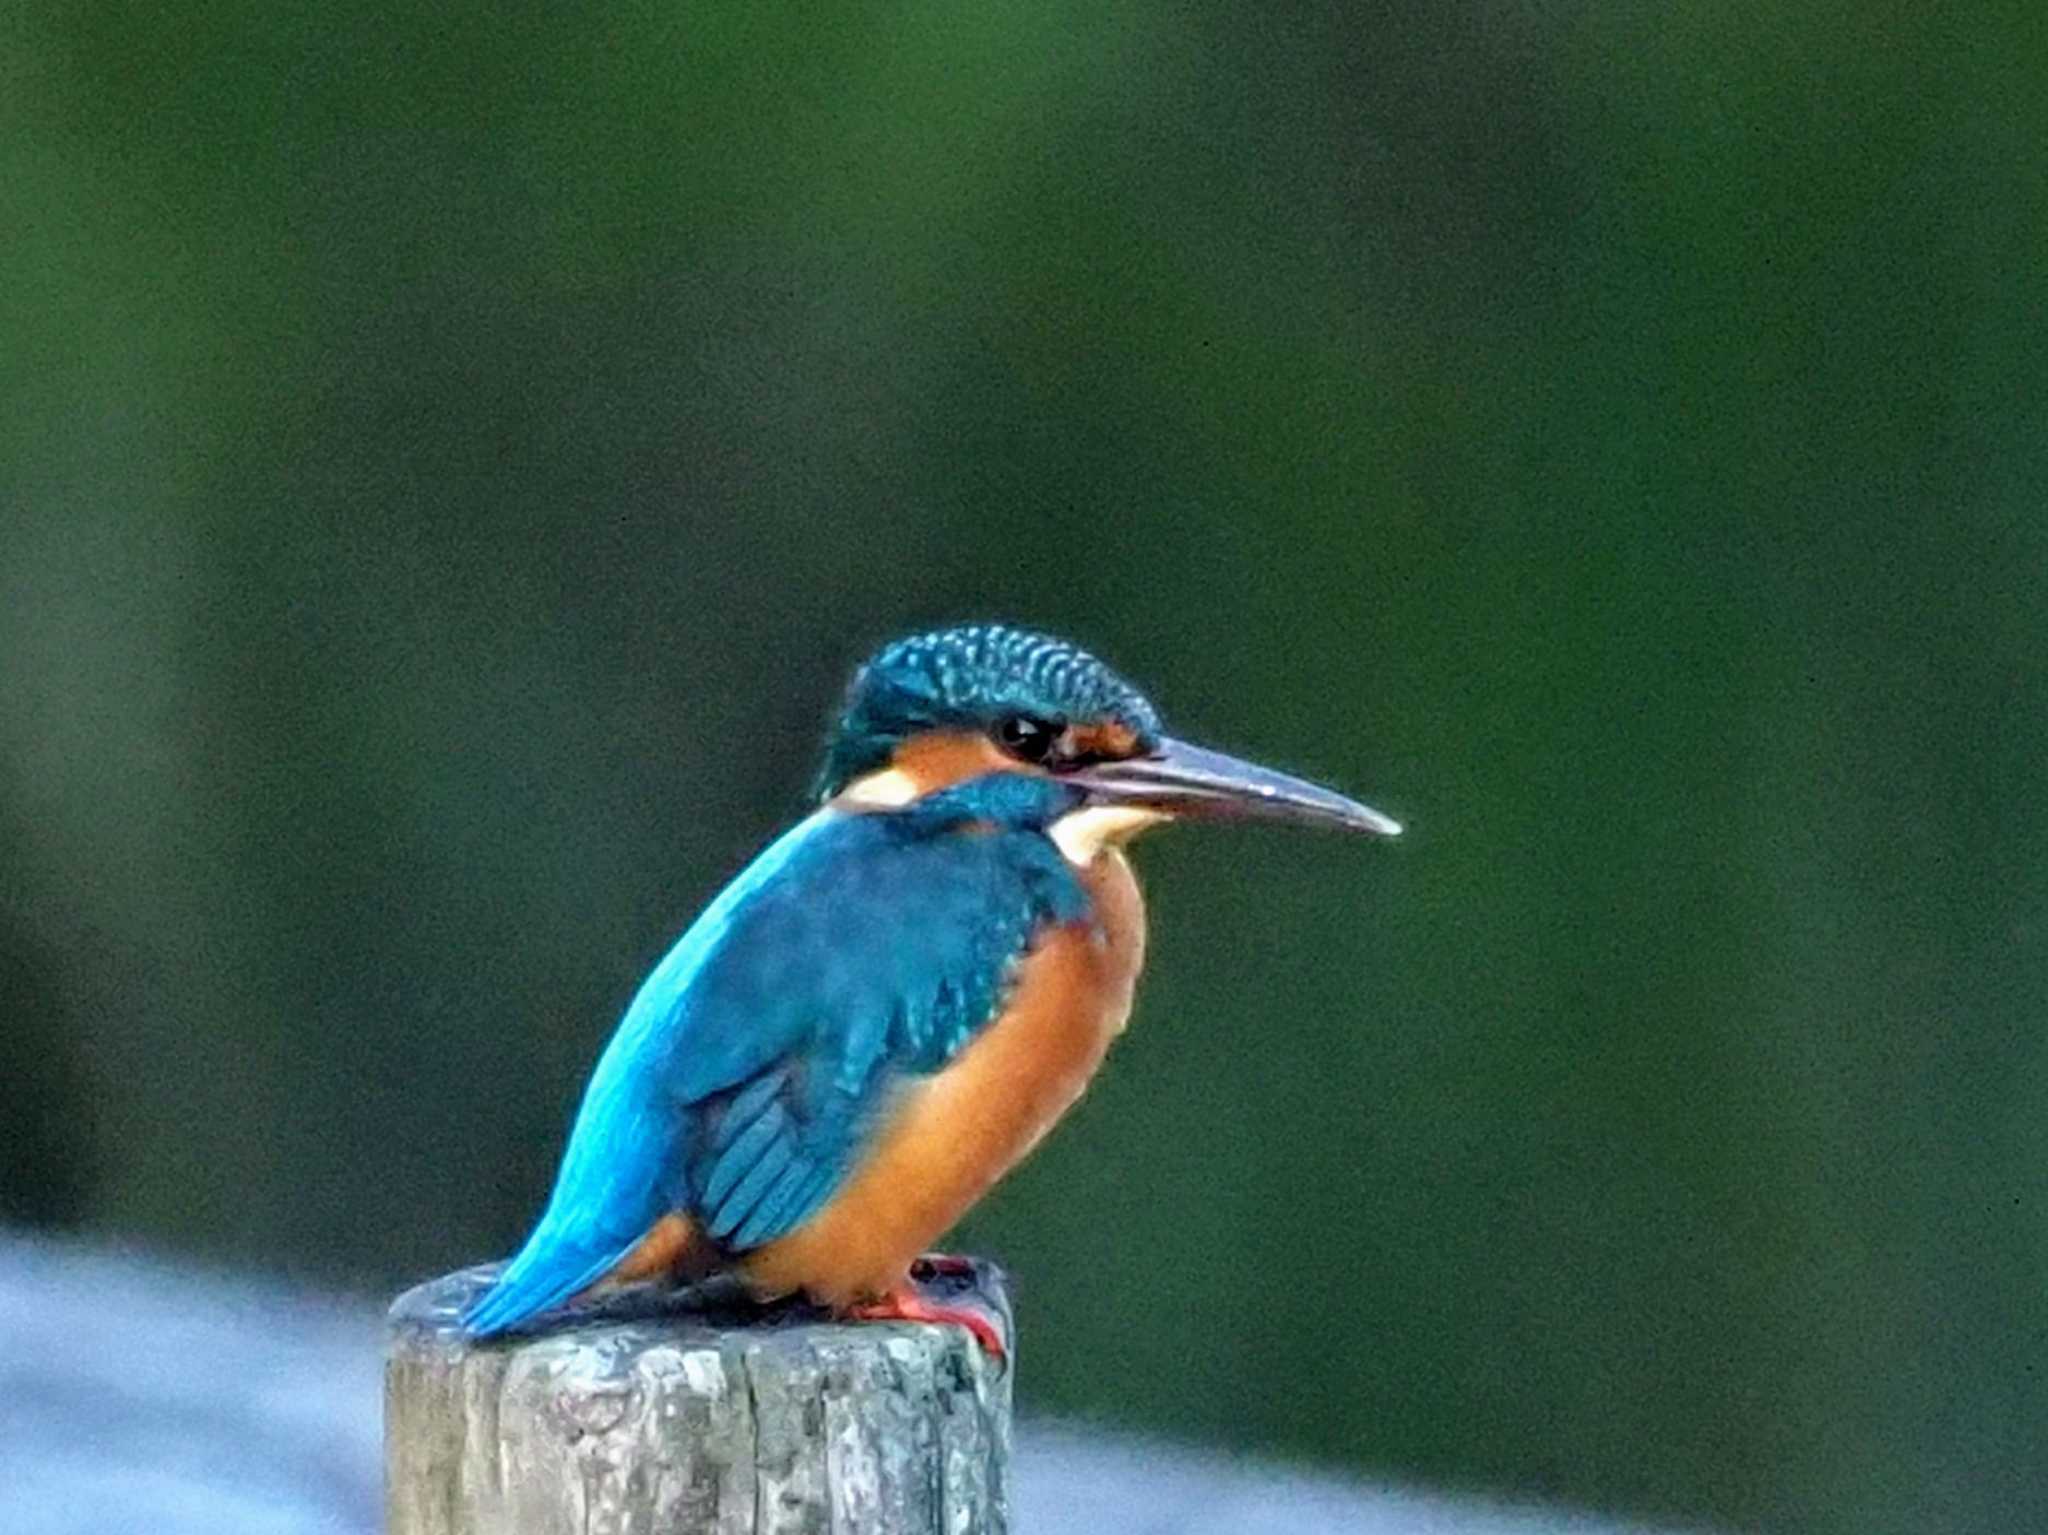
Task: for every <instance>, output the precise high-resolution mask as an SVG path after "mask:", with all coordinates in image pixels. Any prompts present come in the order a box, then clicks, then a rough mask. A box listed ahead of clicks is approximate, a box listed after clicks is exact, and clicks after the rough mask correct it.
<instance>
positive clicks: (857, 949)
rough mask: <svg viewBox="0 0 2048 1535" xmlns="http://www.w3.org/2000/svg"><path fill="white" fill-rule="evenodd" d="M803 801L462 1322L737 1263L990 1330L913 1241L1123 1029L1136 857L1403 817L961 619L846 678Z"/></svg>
mask: <svg viewBox="0 0 2048 1535" xmlns="http://www.w3.org/2000/svg"><path fill="white" fill-rule="evenodd" d="M815 797H816V801H817V804H816V808H815V809H814V810H813V811H812V812H811V813H810V814H809V815H808V816H806V817H805V818H804V819H803V820H801V821H799V822H798V823H797V824H796V825H795V826H793V827H791V828H790V829H789V830H787V831H785V832H784V833H782V835H781V836H779V837H778V838H776V839H775V840H774V841H773V842H771V843H770V844H769V845H768V847H767V848H766V849H765V850H764V851H762V852H761V853H760V854H759V855H758V856H757V857H756V858H755V859H754V861H753V862H752V863H751V864H749V865H748V866H747V867H746V868H745V869H744V870H743V871H742V872H741V873H740V874H739V875H738V876H737V877H736V878H735V879H734V880H733V881H732V882H731V883H730V884H729V885H727V886H726V887H725V888H724V889H723V890H722V891H720V892H719V894H718V895H717V896H716V897H715V898H714V899H713V900H712V902H711V904H710V905H709V906H707V907H706V908H705V909H704V911H703V913H702V914H701V915H700V916H699V917H698V918H697V919H696V921H695V922H693V923H692V924H691V925H690V927H689V928H688V930H687V931H685V932H684V934H683V935H682V937H681V938H680V939H678V940H677V942H676V944H675V946H674V947H673V948H672V949H670V950H669V951H668V953H667V955H666V957H664V958H663V959H662V960H661V962H660V963H659V964H657V965H656V966H655V967H654V969H653V971H652V972H651V973H650V974H649V975H648V976H647V978H646V980H645V981H644V982H643V983H642V984H641V986H640V988H639V990H638V992H637V993H636V994H635V996H634V997H633V1000H632V1002H631V1004H630V1005H629V1006H628V1007H627V1009H626V1012H625V1016H624V1017H623V1018H622V1019H621V1020H620V1022H619V1025H618V1028H617V1030H616V1032H615V1033H614V1034H613V1036H612V1038H611V1042H610V1043H609V1044H608V1045H607V1046H606V1048H605V1050H604V1052H603V1054H602V1056H601V1057H600V1059H599V1060H598V1063H597V1067H596V1070H595V1071H594V1072H593V1073H592V1075H591V1078H590V1082H589V1084H588V1086H587V1088H586V1090H585V1092H584V1096H583V1101H582V1106H581V1108H580V1109H579V1110H578V1112H577V1115H576V1120H575V1125H574V1128H573V1130H572V1131H571V1133H570V1136H569V1143H568V1148H567V1150H566V1151H565V1153H564V1154H563V1157H562V1163H561V1168H560V1171H559V1173H558V1174H557V1177H556V1180H555V1184H554V1190H553V1193H552V1194H551V1196H550V1197H549V1200H548V1203H547V1206H546V1209H545V1210H544V1212H543V1213H542V1215H541V1218H540V1221H539V1223H538V1224H537V1225H536V1226H535V1227H534V1229H533V1232H532V1234H531V1235H530V1236H529V1237H528V1238H527V1240H526V1243H525V1245H524V1246H523V1247H521V1249H520V1250H519V1252H518V1254H517V1255H516V1256H514V1257H513V1259H512V1260H511V1262H510V1264H509V1265H507V1266H506V1268H505V1269H504V1271H503V1273H502V1274H501V1275H500V1276H499V1278H498V1279H497V1281H496V1282H495V1284H494V1285H492V1287H491V1288H490V1289H489V1290H487V1291H485V1292H484V1293H483V1294H482V1295H481V1296H480V1297H479V1298H478V1300H477V1301H476V1302H475V1303H474V1304H473V1305H472V1306H471V1307H470V1308H469V1309H468V1311H467V1312H466V1313H465V1314H464V1317H463V1322H464V1325H465V1327H466V1328H467V1330H468V1331H469V1333H470V1334H472V1335H473V1336H477V1337H489V1336H492V1335H496V1334H500V1333H503V1332H505V1331H507V1330H509V1329H512V1328H515V1327H519V1326H521V1325H523V1324H525V1323H527V1322H528V1321H529V1320H530V1319H533V1318H535V1317H537V1316H539V1315H540V1314H541V1313H543V1312H547V1311H550V1310H551V1309H553V1308H555V1307H558V1306H561V1305H562V1304H563V1303H565V1302H568V1301H571V1300H573V1299H577V1298H579V1297H582V1296H584V1295H586V1294H587V1293H593V1292H597V1291H600V1290H602V1289H604V1288H608V1287H610V1286H614V1285H618V1284H623V1283H629V1282H633V1281H638V1280H648V1279H655V1278H667V1279H673V1280H696V1279H702V1278H705V1277H707V1276H710V1275H713V1274H719V1273H724V1274H730V1275H733V1276H736V1277H737V1278H738V1279H739V1281H740V1282H741V1283H742V1285H743V1286H744V1287H745V1289H746V1290H747V1291H748V1292H750V1293H751V1294H752V1296H753V1297H754V1298H756V1299H757V1300H760V1301H763V1302H768V1301H773V1300H776V1299H779V1298H782V1297H787V1296H792V1295H798V1294H801V1295H803V1296H805V1297H807V1298H808V1299H809V1300H810V1301H811V1302H813V1303H815V1304H817V1305H820V1306H822V1307H825V1308H827V1309H828V1310H829V1311H831V1312H832V1313H834V1314H836V1315H838V1316H841V1317H845V1318H849V1319H877V1320H879V1319H897V1320H909V1321H923V1322H937V1323H955V1324H958V1325H961V1326H964V1327H966V1328H967V1329H968V1330H969V1331H970V1332H971V1333H972V1334H973V1335H974V1337H975V1338H976V1339H977V1340H978V1341H979V1342H980V1344H981V1345H982V1347H983V1348H985V1349H987V1350H988V1351H989V1352H990V1353H992V1354H994V1355H996V1356H997V1357H999V1358H1000V1357H1001V1356H1002V1355H1003V1353H1004V1349H1005V1345H1004V1341H1003V1338H1002V1336H1001V1334H1000V1332H999V1331H998V1330H997V1328H996V1326H995V1324H994V1323H993V1321H992V1320H991V1319H990V1318H988V1317H987V1316H985V1315H983V1314H982V1313H981V1312H980V1311H978V1310H976V1309H975V1308H973V1307H971V1306H965V1305H951V1304H947V1303H946V1301H945V1299H944V1298H934V1297H933V1295H932V1294H931V1293H929V1286H928V1284H927V1283H926V1281H929V1279H930V1278H931V1276H932V1274H933V1273H934V1272H935V1271H936V1272H939V1273H945V1272H958V1271H959V1270H960V1269H961V1268H962V1267H964V1265H963V1264H962V1263H961V1262H960V1260H957V1259H946V1258H943V1257H934V1256H930V1255H929V1251H928V1250H929V1249H930V1248H932V1247H933V1245H934V1244H936V1243H937V1242H938V1240H939V1239H940V1238H941V1237H942V1236H943V1235H944V1234H945V1233H946V1232H947V1231H948V1230H949V1229H950V1228H951V1227H952V1226H953V1224H954V1223H955V1222H956V1221H958V1220H959V1219H960V1217H961V1216H962V1215H964V1214H965V1213H966V1212H967V1210H968V1209H969V1207H970V1206H972V1205H973V1204H974V1203H975V1202H976V1201H977V1200H979V1199H980V1198H981V1197H982V1196H983V1195H984V1194H985V1193H987V1192H988V1190H989V1189H990V1188H991V1187H992V1186H993V1185H994V1184H995V1183H996V1181H997V1180H998V1179H1000V1178H1001V1177H1002V1176H1003V1175H1004V1174H1005V1173H1007V1172H1008V1171H1009V1170H1010V1169H1011V1168H1013V1167H1015V1166H1016V1165H1017V1163H1018V1162H1020V1161H1021V1160H1022V1159H1023V1158H1024V1157H1025V1156H1026V1155H1027V1154H1028V1153H1029V1152H1030V1151H1031V1150H1032V1148H1033V1147H1035V1146H1036V1145H1037V1144H1038V1142H1039V1141H1040V1139H1041V1138H1043V1137H1044V1135H1045V1133H1046V1132H1047V1131H1048V1130H1049V1129H1051V1128H1052V1125H1053V1124H1054V1122H1055V1121H1057V1120H1058V1119H1059V1118H1060V1117H1061V1115H1063V1114H1064V1113H1066V1111H1067V1110H1068V1109H1069V1108H1071V1107H1072V1106H1073V1104H1074V1102H1075V1100H1076V1099H1078V1098H1079V1097H1080V1096H1081V1093H1082V1091H1083V1089H1084V1088H1086V1086H1087V1085H1088V1082H1089V1079H1090V1078H1091V1077H1092V1076H1093V1075H1094V1074H1095V1071H1096V1069H1097V1067H1099V1066H1100V1065H1101V1064H1102V1060H1103V1057H1104V1054H1105V1052H1106V1051H1107V1050H1108V1049H1109V1046H1110V1044H1111V1042H1112V1041H1113V1040H1114V1039H1115V1038H1116V1036H1117V1035H1118V1034H1119V1033H1121V1032H1122V1031H1123V1028H1124V1024H1125V1022H1126V1020H1127V1019H1128V1018H1129V1016H1130V1010H1131V999H1132V993H1133V990H1134V988H1135V986H1136V984H1137V979H1138V972H1139V970H1140V968H1141V967H1142V966H1143V963H1144V958H1145V917H1144V906H1143V902H1142V900H1141V898H1140V895H1139V891H1138V884H1137V881H1136V879H1135V878H1134V876H1133V874H1132V872H1131V866H1130V863H1129V861H1128V859H1127V858H1126V856H1125V851H1124V849H1125V845H1126V844H1127V843H1128V842H1129V841H1130V839H1131V838H1132V837H1134V836H1135V835H1137V834H1138V833H1139V832H1141V831H1144V830H1146V829H1148V828H1150V827H1154V826H1158V825H1161V824H1164V823H1166V822H1169V821H1182V820H1185V821H1203V820H1210V821H1227V820H1270V821H1294V822H1301V823H1304V824H1308V825H1313V826H1323V827H1329V828H1334V829H1337V830H1340V831H1350V832H1364V833H1370V834H1373V835H1377V836H1382V837H1391V836H1394V835H1397V834H1398V833H1399V832H1400V830H1401V828H1400V826H1399V824H1398V823H1396V822H1395V821H1394V820H1392V819H1391V818H1390V817H1388V816H1385V815H1382V814H1380V813H1379V812H1378V811H1376V810H1372V809H1369V808H1367V807H1366V806H1364V805H1361V804H1359V803H1358V802H1357V801H1355V800H1352V799H1348V798H1346V797H1345V796H1344V795H1341V794H1338V793H1336V792H1334V791H1332V790H1330V789H1326V788H1322V787H1320V786H1318V785H1316V784H1313V783H1309V782H1307V781H1306V780H1303V779H1300V778H1296V777H1293V776H1291V775H1289V774H1286V773H1281V772H1276V771H1275V770H1273V769H1271V768H1265V767H1260V766H1257V765H1255V764H1253V763H1250V762H1245V761H1242V760H1239V759H1238V758H1235V757H1230V756H1226V755H1224V754H1223V753H1221V752H1218V751H1212V750H1208V749H1206V748H1203V747H1200V746H1194V745H1190V744H1189V743H1187V742H1185V741H1180V740H1176V739H1175V738H1174V737H1172V736H1169V735H1167V734H1166V733H1165V732H1164V731H1163V730H1162V728H1161V725H1160V719H1159V714H1158V711H1157V710H1155V709H1154V708H1153V706H1152V704H1151V703H1150V702H1149V701H1148V700H1147V699H1146V697H1145V696H1144V695H1143V694H1142V693H1140V692H1139V691H1138V690H1137V689H1136V688H1135V687H1133V686H1132V685H1131V684H1130V683H1128V682H1126V681H1125V680H1124V679H1123V678H1122V677H1120V676H1119V675H1117V674H1116V673H1115V672H1113V671H1112V670H1110V668H1109V667H1107V666H1106V665H1104V664H1103V663H1102V662H1101V661H1098V660H1097V659H1096V658H1095V657H1094V656H1092V655H1089V654H1088V653H1087V652H1086V651H1083V650H1081V649H1079V648H1077V647H1075V646H1074V645H1071V644H1068V643H1066V642H1065V641H1063V640H1059V639H1055V638H1053V637H1051V636H1048V635H1044V634H1039V633H1033V632H1031V631H1028V630H1025V629H1020V628H1014V627H1010V626H1007V625H1001V624H971V625H963V626H958V627H954V628H947V629H940V630H935V631H933V632H930V633H925V634H918V635H913V636H911V637H909V638H906V639H901V640H897V641H895V642H893V643H891V644H888V645H886V646H884V647H883V648H882V649H881V650H880V651H878V652H877V653H876V654H875V655H873V656H872V657H871V658H870V659H869V660H868V661H867V662H866V663H865V664H864V665H862V666H861V667H860V668H859V669H858V670H857V671H856V673H855V674H854V677H853V680H852V682H851V684H850V685H849V687H848V689H847V692H846V696H845V700H844V703H843V706H842V708H841V710H840V712H839V714H838V717H837V723H836V725H835V726H834V727H833V729H832V731H831V733H830V737H829V740H828V742H827V745H826V750H825V760H824V764H823V766H822V768H821V770H820V772H819V774H818V778H817V783H816V786H815Z"/></svg>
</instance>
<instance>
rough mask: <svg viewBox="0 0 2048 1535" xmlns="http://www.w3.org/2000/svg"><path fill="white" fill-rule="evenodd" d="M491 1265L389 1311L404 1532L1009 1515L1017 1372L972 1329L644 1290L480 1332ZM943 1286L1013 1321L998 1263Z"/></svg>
mask: <svg viewBox="0 0 2048 1535" xmlns="http://www.w3.org/2000/svg"><path fill="white" fill-rule="evenodd" d="M492 1273H493V1270H491V1269H467V1270H464V1271H462V1272H460V1273H456V1274H451V1275H448V1276H447V1277H445V1278H442V1279H438V1280H434V1281H432V1282H431V1283H428V1284H424V1285H421V1286H419V1287H418V1288H416V1289H413V1290H408V1291H407V1292H406V1293H405V1294H404V1295H401V1296H400V1297H399V1298H398V1300H397V1302H396V1303H395V1304H394V1305H393V1306H392V1308H391V1313H390V1333H389V1343H388V1351H387V1354H386V1358H385V1369H384V1479H385V1508H386V1530H387V1535H784V1532H787V1535H797V1532H816V1535H824V1532H828V1531H829V1532H832V1535H1005V1532H1007V1531H1008V1529H1009V1515H1008V1481H1009V1455H1010V1383H1011V1375H1012V1370H1011V1369H1010V1368H1006V1367H1004V1366H1000V1365H998V1364H996V1363H995V1362H994V1361H993V1360H991V1359H990V1358H988V1356H987V1355H985V1354H984V1353H983V1352H982V1350H981V1348H980V1347H979V1346H978V1345H977V1344H976V1343H975V1342H974V1340H973V1339H972V1338H970V1337H969V1336H968V1335H967V1333H966V1331H965V1329H963V1328H959V1327H931V1326H922V1325H917V1324H911V1323H899V1322H888V1323H883V1322H862V1323H858V1324H853V1325H846V1324H841V1323H835V1322H832V1321H829V1320H826V1319H822V1318H820V1317H819V1316H818V1314H817V1313H815V1312H812V1311H809V1310H807V1309H805V1308H800V1307H794V1308H785V1309H784V1310H783V1311H782V1312H779V1313H776V1314H773V1315H770V1316H768V1317H766V1318H764V1317H762V1316H760V1315H759V1314H756V1313H753V1312H750V1311H748V1310H746V1309H745V1308H744V1307H737V1306H735V1305H734V1304H733V1303H732V1302H731V1300H730V1298H729V1297H728V1298H727V1299H726V1300H725V1301H724V1302H723V1303H722V1304H721V1303H720V1302H718V1301H717V1300H715V1299H707V1298H704V1297H701V1296H699V1297H695V1298H689V1297H674V1298H670V1299H667V1300H666V1301H657V1300H654V1299H652V1298H649V1297H646V1296H639V1297H628V1298H622V1299H621V1300H618V1301H613V1302H609V1303H606V1304H605V1305H603V1306H600V1307H594V1308H592V1309H590V1310H589V1311H587V1312H586V1313H584V1314H583V1316H582V1317H580V1318H579V1319H578V1320H577V1321H576V1322H575V1323H574V1324H571V1325H563V1326H559V1327H555V1328H551V1329H549V1330H546V1331H539V1332H535V1333H532V1334H530V1335H519V1336H514V1337H509V1338H505V1339H500V1340H496V1341H493V1342H489V1343H476V1342H472V1341H471V1340H469V1339H468V1338H466V1337H465V1336H464V1335H463V1333H462V1332H461V1330H460V1329H459V1328H458V1327H457V1325H456V1322H455V1318H456V1317H457V1316H458V1315H459V1314H460V1313H461V1311H462V1308H463V1307H464V1305H466V1304H467V1303H468V1302H469V1300H470V1299H471V1298H472V1297H474V1296H475V1295H476V1294H477V1292H478V1291H479V1290H480V1289H481V1288H482V1287H483V1285H484V1284H485V1283H486V1282H487V1281H488V1280H489V1279H490V1277H491V1275H492ZM946 1284H951V1285H954V1286H956V1287H958V1292H957V1293H958V1295H959V1296H960V1297H964V1298H965V1299H966V1300H968V1301H970V1302H972V1303H974V1304H978V1305H980V1306H982V1307H985V1308H987V1309H989V1310H990V1311H991V1312H993V1313H994V1314H996V1315H999V1316H1000V1317H1001V1318H1002V1322H1003V1328H1004V1332H1005V1334H1006V1335H1007V1336H1010V1337H1014V1336H1015V1334H1014V1332H1013V1331H1012V1330H1011V1326H1010V1308H1009V1299H1008V1296H1007V1294H1006V1293H1005V1291H1004V1288H1003V1281H1002V1275H1001V1273H1000V1271H998V1270H996V1269H995V1268H993V1267H991V1266H988V1265H985V1264H977V1265H976V1268H975V1272H974V1274H973V1275H972V1276H971V1277H966V1276H962V1277H959V1278H956V1279H951V1280H946V1279H938V1280H934V1281H932V1285H933V1287H935V1288H936V1287H937V1286H941V1285H946ZM954 1298H955V1297H953V1296H948V1299H949V1300H950V1299H954ZM685 1305H689V1306H690V1308H691V1309H688V1310H685V1309H682V1308H683V1307H684V1306H685Z"/></svg>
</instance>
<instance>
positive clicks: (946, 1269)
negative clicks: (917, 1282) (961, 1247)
mask: <svg viewBox="0 0 2048 1535" xmlns="http://www.w3.org/2000/svg"><path fill="white" fill-rule="evenodd" d="M941 1275H943V1276H944V1277H946V1278H948V1279H971V1278H972V1277H973V1276H974V1260H973V1259H972V1258H960V1257H955V1256H954V1255H953V1254H952V1253H926V1254H925V1255H924V1256H923V1257H921V1258H913V1259H911V1260H910V1277H911V1278H912V1279H937V1278H939V1277H940V1276H941Z"/></svg>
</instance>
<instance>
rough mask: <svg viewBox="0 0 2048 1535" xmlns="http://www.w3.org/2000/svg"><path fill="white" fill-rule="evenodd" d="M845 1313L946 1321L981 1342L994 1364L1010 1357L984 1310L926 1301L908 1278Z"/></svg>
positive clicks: (858, 1318) (879, 1319) (897, 1319)
mask: <svg viewBox="0 0 2048 1535" xmlns="http://www.w3.org/2000/svg"><path fill="white" fill-rule="evenodd" d="M846 1315H847V1316H848V1317H850V1318H852V1319H853V1320H855V1321H859V1322H937V1323H940V1324H941V1325H944V1324H947V1323H950V1324H952V1325H953V1326H955V1327H964V1328H966V1329H967V1331H968V1332H969V1333H971V1334H972V1335H973V1337H974V1341H975V1342H976V1343H979V1344H980V1345H981V1348H982V1352H983V1353H985V1354H987V1355H989V1356H990V1357H991V1358H993V1359H994V1360H995V1361H996V1363H998V1364H1003V1363H1006V1362H1007V1361H1008V1359H1009V1357H1010V1350H1009V1346H1008V1344H1006V1343H1005V1342H1004V1340H1003V1332H1002V1328H1001V1327H1000V1326H999V1325H998V1324H997V1323H996V1320H995V1319H994V1318H993V1317H991V1316H989V1315H988V1313H986V1312H984V1311H980V1310H977V1309H976V1308H975V1307H973V1306H947V1305H941V1304H938V1303H937V1302H934V1301H928V1300H926V1299H925V1298H924V1297H923V1296H922V1295H920V1294H918V1292H917V1288H916V1286H915V1285H913V1284H911V1283H910V1282H908V1281H905V1282H904V1283H902V1284H899V1285H895V1286H893V1287H891V1288H890V1289H888V1290H885V1291H883V1292H882V1293H881V1294H880V1295H878V1296H876V1297H875V1298H874V1299H872V1300H865V1301H858V1302H856V1303H855V1304H853V1305H851V1306H849V1307H847V1309H846Z"/></svg>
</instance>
